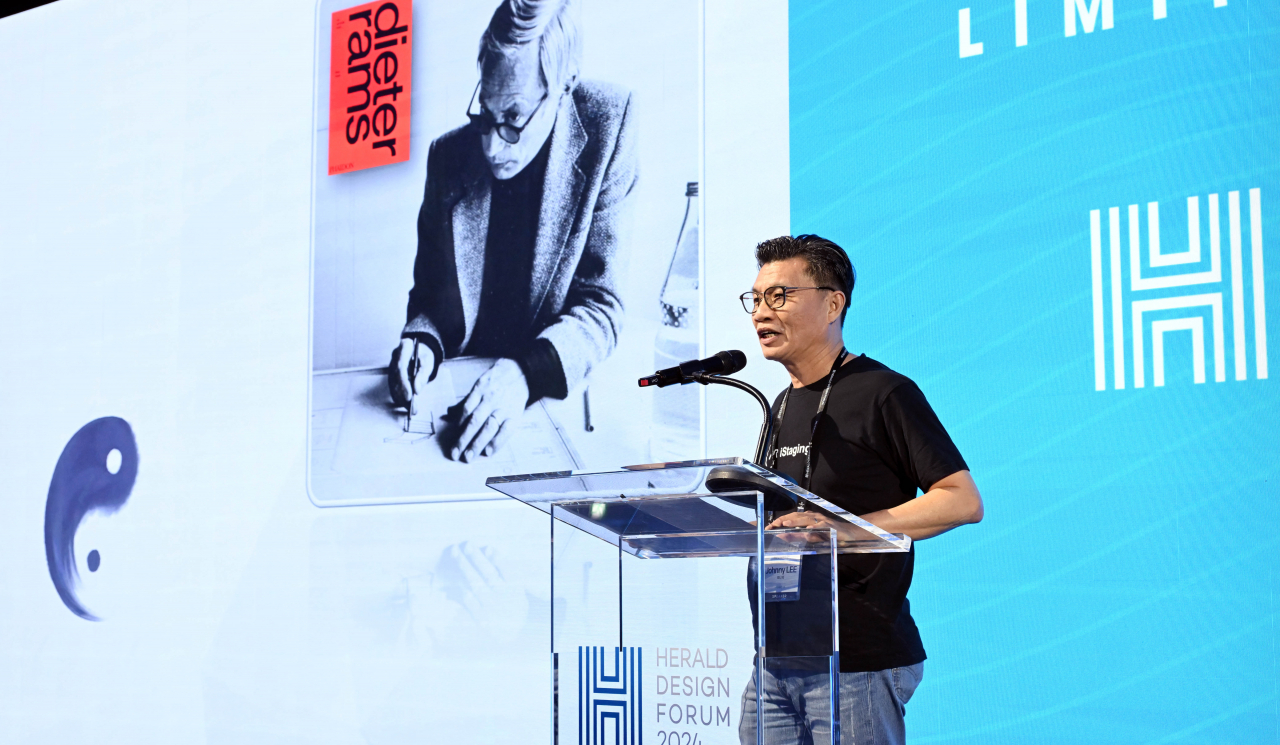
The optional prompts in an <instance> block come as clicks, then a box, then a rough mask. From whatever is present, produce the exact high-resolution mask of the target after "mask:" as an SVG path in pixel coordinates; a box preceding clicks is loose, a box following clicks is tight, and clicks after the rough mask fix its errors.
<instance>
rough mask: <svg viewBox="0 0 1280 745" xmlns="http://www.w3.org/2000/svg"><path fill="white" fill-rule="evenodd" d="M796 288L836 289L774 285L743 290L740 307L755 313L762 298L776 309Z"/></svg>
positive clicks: (831, 289) (832, 288)
mask: <svg viewBox="0 0 1280 745" xmlns="http://www.w3.org/2000/svg"><path fill="white" fill-rule="evenodd" d="M796 290H830V291H832V292H835V291H836V288H834V287H788V286H786V285H774V286H773V287H766V288H765V291H764V292H756V291H755V290H752V291H751V292H744V293H742V295H740V296H739V299H740V300H741V301H742V309H743V310H745V311H746V312H748V313H755V312H756V311H757V310H759V309H760V301H761V300H762V299H763V300H764V304H765V305H767V306H769V308H771V309H773V310H777V309H778V308H781V307H782V306H784V305H786V304H787V293H788V292H795V291H796Z"/></svg>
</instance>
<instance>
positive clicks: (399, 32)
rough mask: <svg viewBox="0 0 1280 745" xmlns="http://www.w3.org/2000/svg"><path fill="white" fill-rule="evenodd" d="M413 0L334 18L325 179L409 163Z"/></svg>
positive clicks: (340, 13) (369, 5)
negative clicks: (327, 156) (366, 169)
mask: <svg viewBox="0 0 1280 745" xmlns="http://www.w3.org/2000/svg"><path fill="white" fill-rule="evenodd" d="M412 26H413V3H412V0H388V1H387V2H372V3H366V4H364V5H357V6H355V7H354V8H347V9H346V10H340V11H338V12H337V13H334V14H333V35H332V38H331V41H330V49H329V175H330V176H333V175H334V174H338V173H348V172H350V171H359V170H361V169H364V168H373V167H375V166H383V165H388V164H390V163H400V162H403V161H406V160H408V159H409V92H410V90H411V88H412V87H413V86H412V79H411V78H412V72H413V29H412Z"/></svg>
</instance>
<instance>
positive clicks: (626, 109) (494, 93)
mask: <svg viewBox="0 0 1280 745" xmlns="http://www.w3.org/2000/svg"><path fill="white" fill-rule="evenodd" d="M574 5H575V3H574V2H573V0H503V2H502V3H501V5H499V6H498V8H497V10H496V11H495V12H494V14H493V18H492V20H490V22H489V26H488V28H487V29H486V30H485V31H484V34H483V35H482V36H481V38H480V53H479V58H478V68H479V73H480V80H479V83H478V84H477V86H476V90H475V93H474V94H473V96H472V100H471V102H470V103H469V105H468V108H467V112H466V113H467V117H468V118H469V120H470V121H469V123H468V124H466V125H464V126H462V127H459V128H457V129H455V130H453V131H451V132H448V133H447V134H445V135H443V136H441V137H440V138H438V139H436V140H435V141H434V142H432V143H431V149H430V153H429V155H428V157H427V183H426V192H425V195H424V196H423V200H422V208H421V210H420V212H419V214H418V252H417V258H416V259H415V261H414V267H413V289H412V290H410V292H409V304H408V311H407V321H406V323H405V327H404V331H403V334H402V338H401V341H400V344H399V346H397V347H396V349H395V350H394V351H393V352H392V356H391V365H390V368H389V371H388V374H389V386H390V390H391V396H392V399H393V400H394V401H395V402H396V403H397V404H398V405H401V406H404V405H409V402H410V399H411V394H412V393H413V392H415V391H416V392H419V393H420V392H422V391H423V390H424V386H428V385H430V384H431V383H430V381H431V380H434V379H435V377H436V373H437V371H438V370H439V367H440V364H441V362H442V361H444V360H445V359H450V358H453V357H458V356H464V355H465V356H474V357H484V358H493V359H495V360H496V361H495V362H494V363H493V365H492V367H490V368H489V369H488V370H487V371H486V372H485V373H484V374H482V375H481V376H480V378H479V379H478V381H477V382H476V384H475V386H474V387H473V388H472V389H471V391H470V393H469V394H468V395H467V397H466V399H465V400H464V401H463V402H462V405H461V411H460V415H459V416H460V419H459V421H458V428H459V431H460V432H461V434H460V436H459V438H458V440H457V441H456V443H445V447H446V453H447V454H448V455H449V457H451V458H453V459H455V460H462V461H464V462H470V461H472V460H474V459H475V458H476V457H478V456H479V455H482V454H483V455H488V454H491V453H493V452H495V451H496V450H497V449H498V448H500V447H501V446H502V443H503V440H504V439H505V437H506V436H507V435H508V434H509V433H510V431H511V430H512V428H513V426H508V425H509V424H510V423H513V422H514V421H515V420H516V419H517V418H518V417H520V416H522V415H523V414H524V411H525V409H526V407H528V406H530V405H532V404H533V403H534V402H536V401H538V400H540V399H542V398H564V397H566V396H567V395H568V393H569V391H571V390H573V389H574V388H575V387H576V386H578V385H579V384H580V383H581V382H582V381H583V380H584V378H586V376H587V375H588V373H590V372H591V370H592V368H593V367H595V366H596V365H597V364H598V363H600V362H601V361H602V360H603V359H604V358H606V357H607V356H608V355H609V354H610V353H611V352H612V351H613V348H614V346H615V345H616V344H617V340H618V334H619V331H620V327H621V323H622V316H623V307H622V302H621V299H620V297H619V292H618V276H617V273H618V268H619V266H620V260H621V258H622V254H623V251H622V244H623V238H624V233H625V231H626V224H627V221H626V216H627V214H628V213H629V212H630V203H631V201H632V200H631V195H632V192H633V189H634V187H635V183H636V177H637V168H636V150H635V133H634V126H633V122H634V113H633V111H632V108H631V107H632V102H631V95H630V93H629V92H627V91H626V90H623V89H621V88H618V87H615V86H611V85H607V84H603V83H597V82H592V81H587V80H580V79H579V77H578V72H579V64H580V60H581V58H582V39H581V36H580V34H579V31H578V26H577V20H576V18H575V12H576V9H575V7H574ZM459 113H461V112H459ZM415 356H416V359H417V360H418V362H419V363H420V366H415V365H413V364H412V360H413V359H415Z"/></svg>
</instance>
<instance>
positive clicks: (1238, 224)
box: [1089, 189, 1267, 391]
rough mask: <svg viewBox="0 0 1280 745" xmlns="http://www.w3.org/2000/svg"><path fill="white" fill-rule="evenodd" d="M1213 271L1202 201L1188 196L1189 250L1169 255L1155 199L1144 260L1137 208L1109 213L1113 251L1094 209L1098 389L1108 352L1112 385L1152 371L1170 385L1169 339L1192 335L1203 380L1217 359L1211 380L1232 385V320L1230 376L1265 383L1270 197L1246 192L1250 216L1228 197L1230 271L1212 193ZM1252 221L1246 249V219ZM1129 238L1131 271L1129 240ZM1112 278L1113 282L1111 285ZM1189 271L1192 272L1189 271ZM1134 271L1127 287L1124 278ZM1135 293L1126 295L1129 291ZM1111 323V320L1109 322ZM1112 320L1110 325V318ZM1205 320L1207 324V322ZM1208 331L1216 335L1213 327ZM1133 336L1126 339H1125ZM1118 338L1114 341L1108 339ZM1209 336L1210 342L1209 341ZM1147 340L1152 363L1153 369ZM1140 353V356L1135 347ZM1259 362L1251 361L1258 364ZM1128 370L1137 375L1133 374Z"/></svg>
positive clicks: (1235, 196) (1139, 379) (1195, 368)
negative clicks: (1265, 226) (1265, 220)
mask: <svg viewBox="0 0 1280 745" xmlns="http://www.w3.org/2000/svg"><path fill="white" fill-rule="evenodd" d="M1206 201H1207V202H1208V214H1207V216H1206V217H1207V221H1208V236H1209V250H1208V257H1207V261H1208V265H1209V266H1208V267H1207V268H1206V267H1205V266H1204V264H1205V262H1206V257H1205V256H1204V252H1203V251H1202V243H1201V237H1202V236H1201V234H1202V232H1203V231H1204V229H1203V227H1202V225H1201V216H1202V213H1201V204H1200V197H1198V196H1193V197H1187V249H1186V250H1184V251H1178V252H1172V253H1164V252H1163V251H1162V250H1161V246H1160V205H1159V203H1157V202H1148V203H1147V208H1146V210H1145V212H1146V223H1147V225H1146V227H1147V251H1146V254H1147V255H1146V265H1145V266H1144V263H1143V256H1142V254H1143V251H1142V247H1141V243H1142V240H1141V233H1142V231H1141V225H1140V221H1141V218H1142V212H1143V211H1144V210H1141V209H1139V206H1138V205H1136V204H1131V205H1129V208H1128V210H1127V219H1126V216H1123V215H1122V212H1121V210H1120V208H1119V207H1111V208H1110V209H1108V210H1107V219H1106V223H1107V246H1108V249H1109V250H1108V251H1106V252H1104V251H1103V237H1102V222H1103V221H1102V210H1091V211H1090V212H1089V240H1090V256H1091V259H1092V262H1091V265H1092V270H1093V271H1092V278H1093V360H1094V388H1095V389H1096V390H1099V391H1103V390H1106V389H1107V381H1108V375H1107V362H1108V350H1109V351H1110V362H1111V371H1112V374H1111V376H1110V380H1111V385H1112V387H1113V388H1114V389H1115V390H1123V389H1124V388H1125V385H1126V384H1127V383H1128V382H1130V381H1132V384H1133V387H1134V388H1143V387H1145V386H1146V384H1147V372H1148V370H1150V372H1151V373H1152V375H1151V378H1152V382H1153V384H1154V386H1155V387H1157V388H1159V387H1161V386H1163V385H1164V383H1165V369H1166V361H1165V338H1166V336H1168V335H1169V334H1173V333H1177V332H1188V333H1190V334H1191V357H1192V359H1191V368H1192V375H1193V379H1194V381H1195V382H1196V383H1204V382H1205V381H1206V380H1207V373H1208V371H1207V369H1206V367H1207V363H1206V359H1207V357H1208V355H1207V354H1206V351H1209V352H1211V353H1212V356H1213V379H1214V381H1215V382H1218V383H1221V382H1224V381H1226V379H1227V372H1228V367H1227V353H1226V350H1227V347H1228V340H1227V336H1226V326H1227V323H1228V322H1229V323H1230V333H1231V336H1230V344H1229V346H1230V348H1231V374H1232V375H1233V377H1234V378H1235V379H1236V380H1238V381H1239V380H1247V379H1248V377H1249V371H1250V369H1252V370H1253V375H1254V377H1255V378H1256V379H1258V380H1263V379H1265V378H1266V377H1267V313H1266V310H1267V303H1266V287H1265V286H1264V280H1263V277H1264V274H1263V262H1262V190H1261V189H1250V190H1249V192H1248V213H1247V216H1246V215H1243V214H1242V210H1243V207H1242V205H1241V194H1240V192H1238V191H1232V192H1228V193H1227V198H1226V212H1227V236H1226V237H1227V247H1228V248H1227V250H1228V258H1229V262H1228V272H1229V274H1228V275H1227V276H1226V277H1225V278H1224V276H1223V264H1222V239H1223V236H1222V224H1221V211H1222V200H1220V199H1219V195H1218V194H1210V195H1208V199H1207V200H1206ZM1246 217H1247V220H1248V244H1247V250H1246V244H1245V236H1244V225H1243V223H1244V220H1245V218H1246ZM1126 232H1127V234H1128V248H1129V250H1128V252H1127V257H1128V268H1127V270H1126V268H1125V266H1124V264H1125V261H1124V258H1125V256H1126V253H1125V251H1124V250H1123V242H1122V240H1121V237H1122V236H1123V235H1124V234H1125V233H1126ZM1104 263H1105V264H1106V267H1105V270H1106V271H1105V274H1106V276H1107V277H1109V281H1108V282H1107V283H1106V284H1105V285H1104V281H1103V280H1104ZM1187 269H1190V271H1188V270H1187ZM1126 273H1127V274H1128V278H1129V281H1128V283H1127V288H1126V283H1125V281H1124V275H1125V274H1126ZM1126 289H1127V292H1126ZM1108 317H1109V318H1108ZM1108 320H1109V321H1110V323H1108V322H1107V321H1108ZM1206 322H1207V323H1206ZM1206 325H1207V326H1208V329H1206V328H1205V327H1206ZM1126 334H1127V337H1126ZM1108 335H1110V337H1111V339H1110V344H1108V343H1107V336H1108ZM1206 336H1207V337H1208V339H1207V340H1206ZM1148 341H1149V342H1150V350H1151V362H1150V363H1148V362H1147V349H1148V346H1147V344H1148ZM1130 346H1131V347H1132V353H1131V354H1130V353H1129V352H1128V351H1127V350H1128V349H1129V348H1130ZM1250 363H1252V364H1250ZM1130 370H1131V371H1132V376H1131V377H1130Z"/></svg>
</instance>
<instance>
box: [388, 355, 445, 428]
mask: <svg viewBox="0 0 1280 745" xmlns="http://www.w3.org/2000/svg"><path fill="white" fill-rule="evenodd" d="M415 343H416V342H415V341H414V340H413V339H401V340H400V346H398V347H396V348H395V349H393V350H391V364H390V365H388V366H387V388H388V389H390V391H391V401H392V402H393V403H395V405H396V406H408V405H409V399H411V398H413V399H414V401H413V412H412V413H413V414H415V415H416V414H417V413H418V402H417V399H416V398H415V396H416V395H417V394H418V393H420V392H422V386H424V385H426V382H427V378H429V377H430V376H431V371H432V370H434V369H436V355H435V352H432V351H431V347H429V346H427V345H426V344H418V363H419V364H418V368H417V370H414V371H412V374H411V371H410V370H409V366H410V365H411V364H412V363H413V345H414V344H415ZM424 371H425V372H426V375H425V376H424V375H423V372H424Z"/></svg>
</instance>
